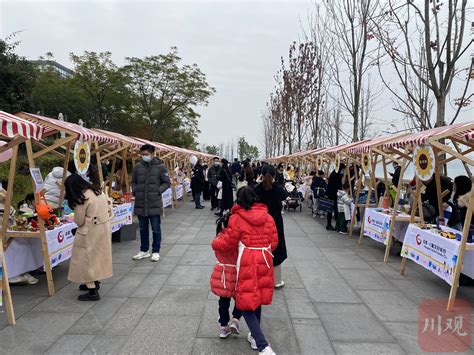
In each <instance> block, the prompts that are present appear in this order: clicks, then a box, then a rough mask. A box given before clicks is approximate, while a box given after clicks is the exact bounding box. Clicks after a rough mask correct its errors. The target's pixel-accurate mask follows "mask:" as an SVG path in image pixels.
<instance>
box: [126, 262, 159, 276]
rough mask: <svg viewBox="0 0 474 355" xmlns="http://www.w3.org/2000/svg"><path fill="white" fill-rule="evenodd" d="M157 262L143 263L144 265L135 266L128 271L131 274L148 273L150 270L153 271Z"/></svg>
mask: <svg viewBox="0 0 474 355" xmlns="http://www.w3.org/2000/svg"><path fill="white" fill-rule="evenodd" d="M157 264H158V263H152V262H150V263H149V264H148V265H146V264H144V265H139V266H135V267H134V268H132V269H131V270H130V272H131V273H133V274H149V273H150V272H152V271H153V269H154V268H155V266H156V265H157Z"/></svg>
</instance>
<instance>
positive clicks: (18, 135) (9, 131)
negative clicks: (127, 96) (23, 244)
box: [0, 111, 44, 325]
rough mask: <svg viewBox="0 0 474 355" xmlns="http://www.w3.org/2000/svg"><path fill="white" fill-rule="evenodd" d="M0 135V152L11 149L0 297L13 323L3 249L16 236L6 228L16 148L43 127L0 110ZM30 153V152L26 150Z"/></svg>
mask: <svg viewBox="0 0 474 355" xmlns="http://www.w3.org/2000/svg"><path fill="white" fill-rule="evenodd" d="M0 129H1V131H0V136H1V137H2V138H5V139H8V140H9V141H8V143H7V144H6V145H3V146H1V147H0V153H4V152H6V151H8V150H12V157H11V158H10V167H9V174H8V187H7V193H6V197H5V201H4V213H3V220H2V228H1V229H0V266H1V270H0V271H1V272H0V286H1V287H0V298H1V297H2V294H3V300H4V304H5V309H6V314H7V319H8V324H10V325H15V323H16V319H15V312H14V309H13V300H12V295H11V291H10V284H9V282H8V277H9V276H8V270H7V263H6V260H5V257H4V256H5V255H4V251H5V250H6V248H7V247H8V245H9V242H10V241H11V238H12V237H14V236H16V232H14V231H10V230H8V227H9V211H10V207H11V204H12V198H13V185H14V181H15V174H16V165H17V161H18V148H19V146H20V144H22V143H24V142H25V141H29V139H30V138H33V139H35V140H40V139H41V138H42V137H43V131H44V130H43V128H42V127H40V126H38V125H36V124H34V123H31V122H28V121H25V120H23V119H21V118H18V117H16V116H13V115H10V114H8V113H6V112H3V111H0ZM28 154H30V152H28Z"/></svg>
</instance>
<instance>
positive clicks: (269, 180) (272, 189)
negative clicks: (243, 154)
mask: <svg viewBox="0 0 474 355" xmlns="http://www.w3.org/2000/svg"><path fill="white" fill-rule="evenodd" d="M275 175H276V171H275V167H273V166H272V165H265V166H264V167H263V168H262V176H263V180H262V181H261V183H260V184H259V185H258V186H257V187H256V188H255V192H256V193H257V196H258V198H259V201H260V202H261V203H263V204H265V205H266V206H267V208H268V213H269V214H270V215H271V216H272V217H273V220H274V221H275V224H276V228H277V232H278V247H277V248H276V249H275V251H274V252H273V267H274V278H275V288H276V289H279V288H282V287H283V286H285V282H283V280H282V277H281V264H282V263H283V261H285V259H286V258H287V253H286V243H285V229H284V226H283V217H282V215H281V210H282V201H283V200H285V199H286V197H287V192H286V190H285V189H284V188H283V187H282V186H280V185H278V184H277V183H276V182H275Z"/></svg>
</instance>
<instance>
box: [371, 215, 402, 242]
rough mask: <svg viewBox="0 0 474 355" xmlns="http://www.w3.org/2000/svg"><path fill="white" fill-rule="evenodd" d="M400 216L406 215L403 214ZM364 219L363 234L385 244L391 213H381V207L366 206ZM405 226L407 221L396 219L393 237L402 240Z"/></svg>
mask: <svg viewBox="0 0 474 355" xmlns="http://www.w3.org/2000/svg"><path fill="white" fill-rule="evenodd" d="M402 216H405V217H408V215H405V214H403V215H402ZM364 219H365V223H364V235H366V236H368V237H370V238H372V239H373V240H375V241H376V242H379V243H384V244H385V245H387V240H388V235H389V233H390V221H391V220H392V215H389V214H386V213H383V212H382V209H381V208H368V209H367V210H366V211H365V213H364ZM407 228H408V222H404V221H396V222H395V227H394V230H393V237H394V238H396V239H398V240H399V241H401V242H403V239H404V238H405V233H406V230H407Z"/></svg>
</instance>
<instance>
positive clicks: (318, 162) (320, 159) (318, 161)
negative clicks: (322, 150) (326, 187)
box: [316, 155, 323, 170]
mask: <svg viewBox="0 0 474 355" xmlns="http://www.w3.org/2000/svg"><path fill="white" fill-rule="evenodd" d="M322 168H323V157H322V156H320V155H318V157H317V158H316V169H318V170H321V169H322Z"/></svg>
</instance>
